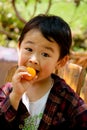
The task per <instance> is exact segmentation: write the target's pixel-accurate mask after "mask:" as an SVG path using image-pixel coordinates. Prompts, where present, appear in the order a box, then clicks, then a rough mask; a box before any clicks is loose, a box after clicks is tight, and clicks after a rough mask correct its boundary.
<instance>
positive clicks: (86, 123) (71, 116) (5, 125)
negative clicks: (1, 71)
mask: <svg viewBox="0 0 87 130" xmlns="http://www.w3.org/2000/svg"><path fill="white" fill-rule="evenodd" d="M52 78H53V79H54V85H53V87H52V89H51V91H50V94H49V97H48V100H47V103H46V107H45V110H44V113H43V117H42V119H41V122H40V125H39V128H38V130H58V129H62V128H63V129H66V128H87V105H86V104H85V103H84V101H83V100H82V99H81V98H80V97H79V96H78V95H77V94H76V93H75V92H74V91H73V90H72V89H71V88H70V87H69V86H68V85H67V84H66V83H65V81H64V80H63V79H61V78H60V77H58V76H56V75H52ZM11 91H12V87H11V83H7V84H5V85H4V86H2V87H1V88H0V129H1V128H2V129H9V130H21V129H22V128H23V125H24V119H25V118H26V117H28V116H29V113H28V111H27V109H26V107H25V106H24V104H23V103H22V101H20V104H19V108H18V110H17V111H16V110H15V109H14V108H13V107H12V106H11V104H10V101H9V94H10V93H11Z"/></svg>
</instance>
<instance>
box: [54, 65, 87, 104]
mask: <svg viewBox="0 0 87 130" xmlns="http://www.w3.org/2000/svg"><path fill="white" fill-rule="evenodd" d="M56 74H57V75H59V76H60V77H61V78H63V79H64V80H65V81H66V82H67V84H69V85H70V86H71V88H73V90H74V91H75V92H76V93H77V94H78V95H79V96H80V97H81V98H82V99H83V100H84V101H85V102H86V103H87V94H86V93H87V74H86V69H84V68H83V67H82V66H79V65H77V64H74V63H72V62H67V63H66V65H65V66H64V67H62V68H61V69H59V70H58V71H57V72H56Z"/></svg>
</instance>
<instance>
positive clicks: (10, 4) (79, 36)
mask: <svg viewBox="0 0 87 130" xmlns="http://www.w3.org/2000/svg"><path fill="white" fill-rule="evenodd" d="M40 13H44V14H55V15H59V16H61V17H62V18H63V19H64V20H65V21H67V22H68V24H69V25H70V27H71V30H72V36H73V45H72V48H71V59H72V60H73V62H74V63H76V64H79V65H81V66H83V67H84V68H86V69H87V0H0V59H5V60H6V59H7V60H13V61H17V52H16V47H17V42H18V38H19V36H20V33H21V30H22V28H23V26H24V24H25V23H26V22H27V21H28V20H29V19H31V18H32V17H33V16H35V15H37V14H40Z"/></svg>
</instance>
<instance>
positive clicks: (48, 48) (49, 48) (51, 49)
mask: <svg viewBox="0 0 87 130" xmlns="http://www.w3.org/2000/svg"><path fill="white" fill-rule="evenodd" d="M26 43H27V44H28V43H30V44H34V42H32V41H27V42H26ZM43 47H44V46H43ZM44 48H45V49H47V50H50V51H51V52H54V50H53V48H51V47H46V46H45V47H44Z"/></svg>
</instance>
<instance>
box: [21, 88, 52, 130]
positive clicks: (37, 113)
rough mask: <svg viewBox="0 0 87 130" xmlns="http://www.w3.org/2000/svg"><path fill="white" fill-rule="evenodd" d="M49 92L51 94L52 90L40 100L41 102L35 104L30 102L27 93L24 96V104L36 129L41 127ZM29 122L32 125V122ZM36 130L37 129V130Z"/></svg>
mask: <svg viewBox="0 0 87 130" xmlns="http://www.w3.org/2000/svg"><path fill="white" fill-rule="evenodd" d="M49 92H50V90H49V91H48V92H47V93H46V94H45V95H44V96H43V97H42V98H40V99H39V100H37V101H35V102H29V98H28V96H27V95H26V94H25V93H24V94H23V96H22V102H23V103H24V105H25V106H26V108H27V110H28V112H29V113H30V117H29V119H28V120H34V121H33V124H32V126H33V127H35V126H36V127H38V125H39V122H40V120H41V118H42V114H43V111H44V108H45V104H46V101H47V98H48V95H49ZM30 118H31V119H30ZM28 122H29V123H30V121H28ZM29 123H28V124H29ZM32 126H30V125H29V126H26V127H32ZM36 129H37V128H35V130H36Z"/></svg>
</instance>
